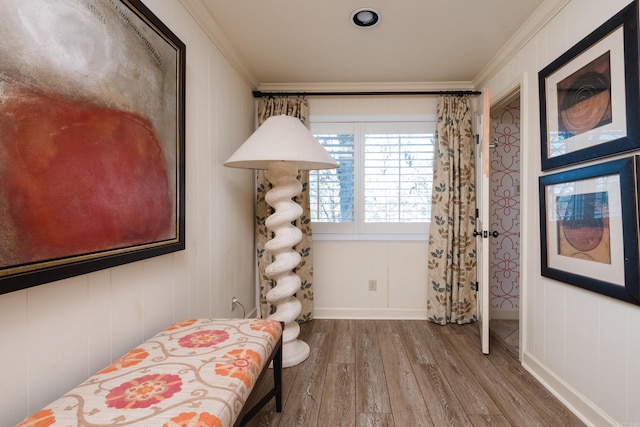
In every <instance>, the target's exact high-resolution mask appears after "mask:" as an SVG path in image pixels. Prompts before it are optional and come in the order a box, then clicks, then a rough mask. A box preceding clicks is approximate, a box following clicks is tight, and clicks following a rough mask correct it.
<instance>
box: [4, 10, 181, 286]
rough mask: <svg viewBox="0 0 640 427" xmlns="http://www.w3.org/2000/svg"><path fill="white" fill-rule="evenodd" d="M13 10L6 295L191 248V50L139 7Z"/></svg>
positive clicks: (7, 25)
mask: <svg viewBox="0 0 640 427" xmlns="http://www.w3.org/2000/svg"><path fill="white" fill-rule="evenodd" d="M0 10H1V13H0V57H1V58H2V61H0V293H6V292H11V291H15V290H18V289H23V288H26V287H29V286H34V285H38V284H41V283H44V282H50V281H53V280H59V279H62V278H66V277H70V276H74V275H78V274H84V273H87V272H90V271H94V270H97V269H102V268H108V267H112V266H116V265H119V264H123V263H127V262H132V261H138V260H141V259H144V258H148V257H152V256H156V255H161V254H165V253H168V252H172V251H176V250H181V249H184V88H185V80H184V78H185V77H184V62H185V45H184V44H183V43H182V42H181V41H180V39H179V38H178V37H177V36H176V35H175V34H173V33H172V32H171V31H170V30H169V29H168V28H167V27H166V26H165V25H164V24H163V23H162V22H161V21H160V20H159V19H158V18H157V17H156V16H155V15H153V14H152V13H151V12H150V11H149V10H148V9H147V8H146V7H145V6H144V5H143V4H142V3H141V2H139V1H137V0H135V1H134V0H122V1H118V0H91V1H87V0H57V1H41V0H5V1H3V2H2V4H1V5H0Z"/></svg>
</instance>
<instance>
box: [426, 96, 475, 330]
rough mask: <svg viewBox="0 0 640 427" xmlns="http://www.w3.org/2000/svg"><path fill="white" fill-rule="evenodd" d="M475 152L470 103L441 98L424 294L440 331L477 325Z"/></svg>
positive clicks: (438, 111) (430, 314)
mask: <svg viewBox="0 0 640 427" xmlns="http://www.w3.org/2000/svg"><path fill="white" fill-rule="evenodd" d="M474 150H475V141H474V137H473V131H472V128H471V108H470V102H469V97H468V96H462V97H460V96H450V95H447V96H441V97H440V99H439V100H438V108H437V124H436V147H435V161H434V172H433V194H432V202H431V203H432V204H431V225H430V231H429V251H428V252H429V255H428V270H429V282H430V284H429V286H428V289H427V316H428V319H429V320H430V321H432V322H434V323H439V324H441V325H445V324H447V323H457V324H463V323H470V322H474V321H476V320H477V307H476V238H475V237H474V236H473V230H474V228H475V206H476V195H475V164H474V161H475V157H474Z"/></svg>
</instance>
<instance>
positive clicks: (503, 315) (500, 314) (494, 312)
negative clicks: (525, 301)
mask: <svg viewBox="0 0 640 427" xmlns="http://www.w3.org/2000/svg"><path fill="white" fill-rule="evenodd" d="M490 311H491V313H490V314H491V318H492V319H501V320H518V319H519V318H520V309H518V308H512V309H509V310H502V309H491V310H490Z"/></svg>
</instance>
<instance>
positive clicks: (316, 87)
mask: <svg viewBox="0 0 640 427" xmlns="http://www.w3.org/2000/svg"><path fill="white" fill-rule="evenodd" d="M258 90H259V91H260V92H319V93H322V92H421V91H424V92H426V91H449V90H450V91H455V90H474V86H473V83H472V82H344V83H262V84H260V86H259V88H258Z"/></svg>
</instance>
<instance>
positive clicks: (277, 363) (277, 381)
mask: <svg viewBox="0 0 640 427" xmlns="http://www.w3.org/2000/svg"><path fill="white" fill-rule="evenodd" d="M273 384H274V392H275V394H276V411H278V412H282V338H280V348H279V349H278V352H277V353H276V355H275V356H274V358H273Z"/></svg>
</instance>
